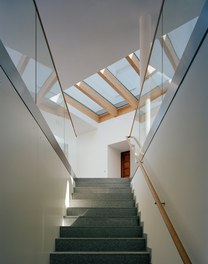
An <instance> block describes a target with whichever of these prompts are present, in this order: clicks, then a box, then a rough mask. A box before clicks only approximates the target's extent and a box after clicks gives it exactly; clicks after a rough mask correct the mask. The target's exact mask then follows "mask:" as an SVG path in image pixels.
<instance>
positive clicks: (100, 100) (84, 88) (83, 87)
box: [74, 82, 118, 117]
mask: <svg viewBox="0 0 208 264" xmlns="http://www.w3.org/2000/svg"><path fill="white" fill-rule="evenodd" d="M74 86H75V87H76V88H77V89H79V90H80V91H81V92H82V93H84V94H85V95H87V96H88V97H89V98H91V99H92V100H93V101H94V102H96V103H97V104H98V105H100V106H102V107H103V108H104V109H105V110H106V111H107V112H108V113H110V114H111V115H112V116H114V117H115V116H117V115H118V112H117V108H116V107H115V106H114V105H112V104H111V103H110V102H109V101H107V100H106V99H105V98H104V97H103V96H101V95H100V94H99V93H97V92H96V91H95V90H93V89H92V88H91V87H90V86H89V85H87V84H86V83H85V82H80V83H78V84H75V85H74Z"/></svg>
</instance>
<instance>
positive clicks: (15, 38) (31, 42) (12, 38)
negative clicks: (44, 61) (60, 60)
mask: <svg viewBox="0 0 208 264" xmlns="http://www.w3.org/2000/svg"><path fill="white" fill-rule="evenodd" d="M28 14H29V15H28ZM0 32H1V41H2V42H3V44H4V45H5V47H6V49H7V51H8V53H9V55H10V57H11V59H12V61H13V63H14V64H15V66H16V68H17V70H18V71H19V73H20V75H21V76H22V78H23V80H24V81H25V84H26V86H27V87H28V89H29V91H30V93H31V95H32V97H33V98H34V99H35V63H34V58H35V54H36V53H35V45H36V43H35V8H34V4H33V1H1V8H0ZM32 59H33V62H32ZM28 63H30V65H29V70H28V71H27V74H28V76H26V75H25V74H24V76H23V73H24V72H25V69H26V67H27V65H28Z"/></svg>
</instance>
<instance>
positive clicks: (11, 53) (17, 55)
mask: <svg viewBox="0 0 208 264" xmlns="http://www.w3.org/2000/svg"><path fill="white" fill-rule="evenodd" d="M6 50H7V52H8V53H9V56H10V57H11V58H12V61H13V63H14V65H15V66H16V67H17V66H18V65H19V63H20V60H21V58H22V54H21V53H20V52H18V51H16V50H14V49H11V48H9V47H6Z"/></svg>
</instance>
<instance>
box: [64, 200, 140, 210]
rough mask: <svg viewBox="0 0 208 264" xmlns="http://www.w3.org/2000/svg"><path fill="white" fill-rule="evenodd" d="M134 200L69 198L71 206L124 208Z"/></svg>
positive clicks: (132, 204) (130, 205)
mask: <svg viewBox="0 0 208 264" xmlns="http://www.w3.org/2000/svg"><path fill="white" fill-rule="evenodd" d="M134 206H135V202H134V200H114V201H111V200H97V201H96V200H84V199H83V200H82V199H79V200H70V204H69V208H71V207H105V208H125V207H134Z"/></svg>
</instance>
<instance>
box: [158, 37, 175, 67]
mask: <svg viewBox="0 0 208 264" xmlns="http://www.w3.org/2000/svg"><path fill="white" fill-rule="evenodd" d="M160 42H161V45H162V47H163V49H164V51H165V54H166V55H167V57H168V59H169V61H170V63H171V65H172V66H173V69H174V70H176V68H177V66H178V64H179V58H178V55H177V54H176V51H175V49H174V47H173V44H172V42H171V40H170V38H169V36H168V35H167V34H165V35H164V36H162V38H161V39H160Z"/></svg>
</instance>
